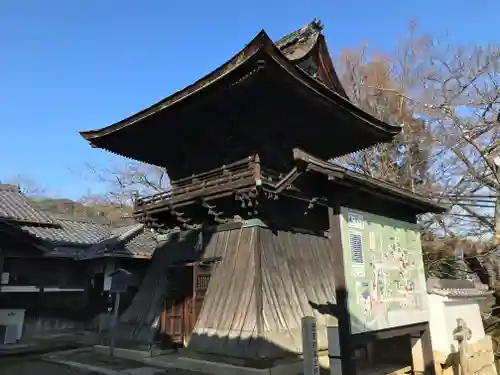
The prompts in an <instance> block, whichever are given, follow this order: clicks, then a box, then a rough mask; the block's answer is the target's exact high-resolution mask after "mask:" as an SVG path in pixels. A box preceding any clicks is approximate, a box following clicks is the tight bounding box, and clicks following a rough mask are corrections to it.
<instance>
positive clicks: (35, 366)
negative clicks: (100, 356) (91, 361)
mask: <svg viewBox="0 0 500 375" xmlns="http://www.w3.org/2000/svg"><path fill="white" fill-rule="evenodd" d="M42 374H43V375H98V374H97V373H95V372H92V371H84V370H78V369H75V368H71V367H68V366H64V365H60V364H57V363H51V362H45V361H43V360H41V359H40V358H36V357H30V358H26V357H18V358H9V359H6V358H2V359H0V375H42Z"/></svg>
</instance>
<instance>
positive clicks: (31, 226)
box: [0, 184, 156, 258]
mask: <svg viewBox="0 0 500 375" xmlns="http://www.w3.org/2000/svg"><path fill="white" fill-rule="evenodd" d="M0 219H4V220H5V221H6V223H5V224H6V225H9V227H11V228H13V229H14V228H15V229H16V230H20V231H21V232H20V233H23V232H24V233H26V234H28V235H30V236H33V237H35V238H37V239H38V240H41V241H43V243H45V244H46V245H48V248H49V249H50V248H51V249H53V250H52V251H51V252H50V253H48V254H47V255H49V256H64V257H77V258H89V257H101V256H143V257H150V256H152V254H153V252H154V250H155V249H156V236H155V234H153V233H151V232H150V231H148V230H145V229H144V226H143V225H142V224H132V225H128V226H124V227H119V228H113V227H112V226H111V225H110V224H109V223H108V222H100V221H97V220H96V219H82V218H75V217H73V216H68V215H53V214H49V213H46V212H43V211H41V210H38V209H36V208H34V207H33V206H32V205H31V204H30V202H29V201H28V199H27V198H26V197H25V196H24V195H23V194H22V193H21V192H20V191H19V187H18V186H16V185H5V184H0Z"/></svg>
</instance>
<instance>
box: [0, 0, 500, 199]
mask: <svg viewBox="0 0 500 375" xmlns="http://www.w3.org/2000/svg"><path fill="white" fill-rule="evenodd" d="M497 14H498V4H496V2H495V1H494V0H474V1H472V0H467V1H466V0H437V1H436V0H432V1H431V0H420V1H408V0H407V1H404V0H385V1H384V0H378V1H373V0H358V1H351V2H345V1H334V0H329V1H327V0H309V1H299V0H288V1H283V0H274V1H273V0H267V1H262V0H253V1H244V2H243V1H241V2H238V1H228V0H212V1H202V0H197V1H194V0H184V1H173V0H143V1H130V0H120V1H118V0H114V1H112V0H44V1H41V0H38V1H36V0H2V1H0V119H1V120H0V121H1V122H0V130H1V131H0V180H1V181H4V182H5V181H9V180H11V179H12V178H14V177H15V176H16V175H23V176H26V177H28V178H31V179H33V180H35V181H37V182H38V183H39V184H40V185H41V186H43V187H45V188H47V190H48V191H49V192H50V193H51V194H52V195H56V196H60V197H67V198H78V197H79V196H81V195H82V194H85V193H87V192H88V191H89V190H91V191H93V192H98V191H99V189H102V187H101V186H99V184H97V183H96V182H95V181H94V180H93V179H92V178H91V177H90V176H89V173H88V172H87V169H86V167H85V164H86V163H91V164H94V165H101V166H105V165H106V163H111V162H112V160H113V158H112V157H111V156H110V155H109V154H107V153H106V152H104V151H101V150H96V149H91V148H90V147H89V146H88V145H87V144H86V142H85V141H84V140H83V139H82V138H81V137H80V136H79V134H78V130H87V129H93V128H100V127H103V126H106V125H109V124H110V123H113V122H115V121H118V120H120V119H122V118H124V117H126V116H128V115H131V114H132V113H134V112H136V111H138V110H140V109H142V108H144V107H147V106H149V105H151V104H153V103H154V102H156V101H158V100H160V99H162V98H163V97H165V96H168V95H169V94H171V93H172V92H173V91H175V90H178V89H181V88H182V87H184V86H186V85H187V84H189V83H191V82H192V81H194V80H195V79H197V78H200V77H201V76H203V75H204V74H206V73H208V72H210V71H212V70H213V69H215V68H216V67H217V66H218V65H220V64H221V63H223V62H224V61H226V60H227V59H228V58H229V57H231V56H232V55H233V54H234V53H236V52H237V51H238V50H239V49H240V48H242V47H243V45H244V44H246V43H247V42H248V41H250V39H251V38H252V37H253V36H254V35H255V34H256V33H257V32H258V31H259V30H260V29H265V30H266V31H267V32H268V33H269V34H270V36H271V37H273V38H275V39H277V38H279V37H281V36H283V35H284V34H286V33H288V32H290V31H293V30H294V29H297V28H299V27H301V26H302V25H303V24H305V23H307V22H309V21H311V20H312V19H313V18H319V19H320V20H321V21H322V22H323V23H324V25H325V35H326V37H327V41H328V43H329V48H330V51H331V52H332V53H333V54H334V55H338V54H339V53H340V51H341V50H342V49H343V48H345V47H355V46H358V45H360V44H361V43H362V42H368V43H370V44H371V45H373V46H376V47H377V48H379V49H383V50H390V49H391V47H393V46H394V45H395V43H396V37H397V36H398V35H402V34H404V32H405V30H406V29H407V24H408V21H409V20H412V19H416V20H418V21H419V23H420V28H421V29H422V30H423V31H426V32H429V33H431V34H433V35H437V36H444V35H446V34H450V35H451V37H452V39H453V40H454V41H457V42H460V43H480V44H485V43H488V42H493V43H496V42H500V34H499V32H498V28H497V26H496V25H497V18H498V16H497Z"/></svg>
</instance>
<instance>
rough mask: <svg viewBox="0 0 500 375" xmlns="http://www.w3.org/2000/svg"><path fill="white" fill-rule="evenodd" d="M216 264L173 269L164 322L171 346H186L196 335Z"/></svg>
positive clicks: (163, 325) (162, 329)
mask: <svg viewBox="0 0 500 375" xmlns="http://www.w3.org/2000/svg"><path fill="white" fill-rule="evenodd" d="M214 264H215V263H195V264H192V265H189V266H188V265H186V266H181V267H172V268H170V269H169V275H168V280H171V286H170V287H169V294H168V297H167V299H166V300H165V309H164V312H163V314H162V317H161V318H162V319H161V333H162V334H163V336H164V341H165V344H166V345H167V346H174V347H177V346H183V345H185V344H186V342H187V340H188V338H189V336H190V335H191V333H192V332H193V329H194V326H195V324H196V321H197V319H198V316H199V314H200V311H201V308H202V306H203V300H204V299H205V295H206V293H207V290H208V284H209V282H210V275H211V272H212V268H213V266H214Z"/></svg>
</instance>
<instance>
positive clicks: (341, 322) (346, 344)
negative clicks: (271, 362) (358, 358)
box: [328, 202, 357, 375]
mask: <svg viewBox="0 0 500 375" xmlns="http://www.w3.org/2000/svg"><path fill="white" fill-rule="evenodd" d="M328 222H329V227H330V244H331V245H330V246H331V251H332V254H333V259H334V263H333V266H334V274H333V277H334V279H335V304H336V308H335V315H336V317H337V320H338V327H339V347H340V360H341V368H342V375H357V369H356V363H355V361H354V359H353V355H352V350H353V345H352V343H351V317H350V315H349V308H348V290H347V283H346V277H345V269H344V254H343V250H342V234H341V231H340V206H339V204H338V202H331V203H330V207H328Z"/></svg>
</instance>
